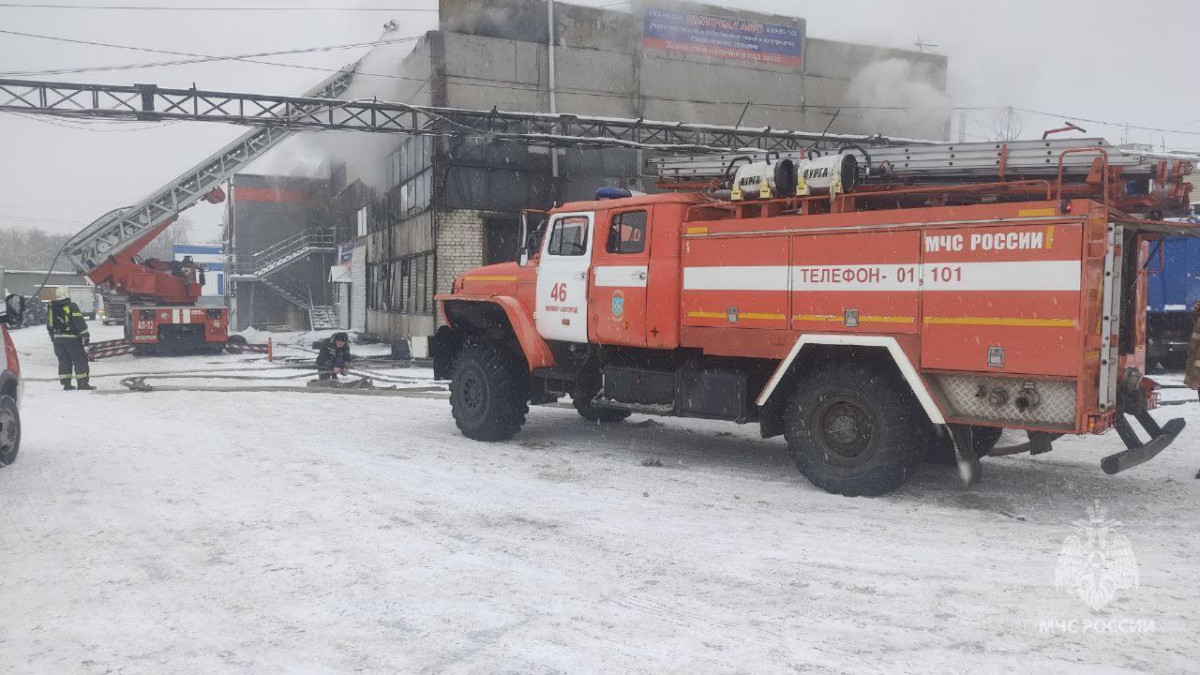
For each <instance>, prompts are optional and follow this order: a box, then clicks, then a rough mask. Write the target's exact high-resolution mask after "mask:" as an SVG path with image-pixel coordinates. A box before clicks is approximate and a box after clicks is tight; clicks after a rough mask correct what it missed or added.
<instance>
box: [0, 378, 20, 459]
mask: <svg viewBox="0 0 1200 675" xmlns="http://www.w3.org/2000/svg"><path fill="white" fill-rule="evenodd" d="M20 449H21V411H20V410H18V409H17V402H16V401H14V400H13V397H11V396H7V395H4V396H0V466H8V465H9V464H12V463H13V462H14V461H16V459H17V451H19V450H20Z"/></svg>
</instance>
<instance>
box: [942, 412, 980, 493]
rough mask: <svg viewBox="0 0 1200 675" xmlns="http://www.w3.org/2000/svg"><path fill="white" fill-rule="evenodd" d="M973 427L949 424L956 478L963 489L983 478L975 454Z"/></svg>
mask: <svg viewBox="0 0 1200 675" xmlns="http://www.w3.org/2000/svg"><path fill="white" fill-rule="evenodd" d="M974 435H975V434H974V427H972V426H971V425H969V424H951V425H950V437H951V438H952V439H953V440H954V456H955V457H956V458H957V459H958V477H959V478H961V479H962V482H963V485H964V486H965V487H971V486H972V485H975V484H976V483H978V482H979V479H981V478H982V477H983V466H982V465H981V464H980V463H979V457H978V456H977V455H976V454H975V438H974Z"/></svg>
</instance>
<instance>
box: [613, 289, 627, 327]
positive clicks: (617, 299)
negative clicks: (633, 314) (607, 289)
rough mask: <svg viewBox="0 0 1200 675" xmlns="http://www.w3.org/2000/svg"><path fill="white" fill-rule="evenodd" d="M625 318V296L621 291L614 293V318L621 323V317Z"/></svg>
mask: <svg viewBox="0 0 1200 675" xmlns="http://www.w3.org/2000/svg"><path fill="white" fill-rule="evenodd" d="M623 316H625V294H624V293H622V292H621V291H613V294H612V318H613V319H614V320H616V321H620V320H621V317H623Z"/></svg>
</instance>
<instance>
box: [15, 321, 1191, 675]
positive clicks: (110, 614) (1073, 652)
mask: <svg viewBox="0 0 1200 675" xmlns="http://www.w3.org/2000/svg"><path fill="white" fill-rule="evenodd" d="M110 330H111V329H110ZM93 331H94V332H95V333H96V334H97V335H96V338H97V339H103V338H104V337H106V336H105V335H104V333H103V331H104V329H102V328H101V327H99V326H98V325H97V326H96V327H95V328H94V329H93ZM310 337H311V336H310ZM14 338H15V339H16V342H17V344H18V347H19V351H20V354H21V358H22V363H23V366H24V368H25V374H26V375H27V376H28V377H29V378H31V381H30V382H29V383H28V387H27V397H26V400H25V402H24V410H23V415H24V422H25V429H24V431H25V438H24V445H23V447H22V450H21V455H20V457H19V458H18V460H17V462H16V463H15V464H13V465H12V466H9V467H7V468H4V469H0V670H3V671H7V672H14V673H27V672H39V673H73V672H85V673H106V672H121V673H166V672H169V673H212V672H256V673H257V672H272V673H274V672H318V673H321V672H329V673H341V672H351V671H365V672H465V673H497V672H512V673H555V672H578V673H598V672H612V673H627V672H648V673H664V672H678V673H696V672H745V673H775V672H785V673H834V672H839V673H840V672H851V673H896V672H911V673H928V672H956V673H961V672H980V673H990V672H1022V673H1026V672H1054V673H1064V672H1065V673H1088V674H1091V673H1097V672H1158V673H1187V672H1196V668H1197V654H1200V480H1197V479H1196V474H1197V470H1198V469H1200V453H1197V450H1198V449H1200V407H1198V406H1197V405H1195V404H1188V405H1184V406H1177V407H1169V408H1165V409H1163V410H1160V411H1159V412H1158V414H1157V416H1158V417H1160V418H1164V419H1165V418H1167V417H1169V416H1175V415H1181V414H1182V415H1186V416H1187V418H1188V420H1189V424H1190V426H1189V428H1188V429H1187V430H1185V432H1184V437H1183V438H1181V440H1180V441H1179V442H1178V443H1177V444H1176V445H1175V447H1172V448H1170V449H1169V450H1167V451H1166V452H1164V453H1163V455H1161V456H1160V457H1158V458H1157V459H1156V460H1154V461H1153V462H1150V463H1148V464H1146V465H1143V466H1141V467H1138V468H1136V469H1134V470H1132V471H1130V472H1128V473H1126V474H1122V475H1119V476H1115V477H1109V476H1105V475H1104V474H1103V473H1101V471H1100V469H1099V467H1098V461H1099V458H1100V457H1101V456H1102V455H1104V454H1107V453H1109V452H1112V451H1115V450H1117V449H1119V447H1120V441H1119V440H1118V439H1117V438H1116V436H1115V435H1113V434H1110V435H1108V436H1105V437H1101V438H1086V439H1076V438H1067V439H1063V440H1061V441H1059V442H1058V444H1057V449H1056V450H1055V452H1053V453H1051V454H1049V455H1044V456H1040V457H1037V458H1030V457H1028V456H1024V457H1010V458H993V459H988V460H985V461H984V465H985V476H984V482H983V484H982V485H980V486H978V487H977V488H975V489H973V490H969V491H967V490H964V489H962V488H961V487H960V486H959V484H958V481H957V479H956V475H955V471H954V469H953V468H949V467H928V468H926V469H925V470H924V471H923V472H922V474H921V475H919V476H918V477H917V478H916V480H914V481H912V483H910V484H909V485H908V486H907V487H906V488H905V489H903V490H901V491H899V492H897V493H895V494H892V495H890V496H887V497H885V498H879V499H849V498H843V497H836V496H832V495H829V494H826V493H824V492H821V491H819V490H817V489H815V488H813V487H812V486H810V485H809V484H808V483H807V482H806V481H805V480H804V479H803V478H802V477H800V476H799V475H798V474H797V472H796V470H795V468H794V467H793V465H792V463H791V461H790V459H789V457H788V454H787V451H786V449H785V446H784V443H783V442H782V441H781V440H779V439H775V440H770V441H764V440H761V439H759V438H758V437H757V427H753V426H750V427H736V426H734V425H728V424H720V423H710V422H701V421H680V420H654V421H653V422H646V420H647V419H648V418H644V417H641V416H634V417H633V418H631V419H630V420H629V421H628V422H626V423H624V424H621V425H617V426H599V425H595V424H589V423H587V422H585V421H583V420H582V419H580V418H579V417H578V416H577V415H576V414H575V413H574V411H572V410H567V409H561V408H535V409H533V411H532V413H531V415H530V421H529V424H528V425H527V427H526V428H525V430H524V431H523V432H522V433H521V434H520V435H519V436H518V437H517V438H516V439H514V440H513V441H511V442H507V443H500V444H492V445H487V444H480V443H474V442H471V441H468V440H466V439H464V438H462V437H461V436H460V435H459V434H458V433H457V431H456V430H455V428H454V424H453V421H452V420H451V417H450V412H449V406H448V404H447V403H446V402H445V400H444V395H442V394H440V393H438V392H433V393H431V394H429V395H430V396H433V397H434V398H383V397H359V396H336V395H306V394H301V393H294V392H286V391H280V392H254V393H241V392H239V393H220V392H154V393H115V392H117V391H118V390H119V386H118V384H117V381H118V380H119V379H120V378H119V377H116V376H109V377H104V375H105V374H106V373H107V374H114V373H126V374H128V373H144V372H150V371H155V372H163V371H183V370H214V369H221V370H222V371H223V372H226V373H233V374H237V373H239V372H240V373H244V374H256V373H254V372H252V371H254V370H255V369H261V368H269V369H272V371H271V372H272V373H274V372H276V371H275V370H274V369H275V368H276V367H275V366H271V365H269V364H264V363H263V362H262V361H260V360H252V359H251V357H247V356H241V357H238V356H219V357H192V358H174V359H172V358H145V359H134V358H133V357H120V358H116V359H112V360H108V361H103V362H100V363H98V364H95V366H94V372H95V373H96V374H97V376H98V377H97V379H96V380H95V381H96V383H97V384H98V385H99V386H100V387H102V389H103V391H101V392H93V393H87V392H69V393H68V392H62V391H60V390H59V389H58V387H57V384H56V383H55V382H54V381H53V380H54V376H55V368H54V363H53V357H52V355H51V352H50V348H49V343H48V340H47V339H46V337H45V334H44V333H43V332H41V331H39V330H37V329H27V330H22V331H18V332H16V333H14ZM285 341H286V340H285ZM292 342H293V343H295V344H297V345H301V346H303V344H304V339H302V338H300V337H295V339H294V340H292ZM375 349H376V350H377V351H383V349H382V348H375ZM360 351H361V350H360ZM285 353H294V354H301V353H303V352H302V351H301V350H299V349H296V350H294V352H287V351H286V350H285ZM224 369H232V370H224ZM279 372H282V373H284V374H294V373H295V372H296V371H282V370H280V371H279ZM388 372H391V373H396V372H397V371H388ZM257 374H262V373H257ZM404 376H405V377H407V378H411V379H412V380H414V381H422V380H427V379H428V378H429V377H430V374H429V372H428V371H424V370H420V369H417V370H412V371H409V372H407V373H404ZM1165 379H1167V380H1173V381H1178V378H1165ZM32 380H37V381H32ZM152 384H154V382H152ZM210 384H221V382H220V381H218V382H213V383H210ZM224 384H227V385H231V386H232V385H236V384H238V383H237V382H231V381H226V382H224ZM106 392H107V393H106ZM1189 395H1192V396H1194V394H1190V393H1189ZM1183 396H1184V392H1181V391H1176V392H1172V393H1171V394H1170V397H1174V398H1182V397H1183ZM647 460H658V461H659V462H661V464H662V466H658V465H657V463H656V462H653V461H648V462H647ZM643 462H647V463H648V464H649V465H644V464H643ZM1095 504H1099V505H1100V506H1102V507H1104V508H1106V509H1107V510H1108V517H1109V518H1111V519H1116V520H1119V521H1120V522H1121V523H1123V527H1122V528H1121V529H1120V531H1119V534H1121V535H1123V536H1124V537H1127V538H1128V542H1129V550H1131V551H1132V553H1133V554H1134V556H1135V557H1136V563H1137V567H1136V569H1137V572H1138V576H1137V582H1138V585H1137V586H1136V587H1134V588H1125V589H1122V590H1118V591H1117V592H1116V595H1115V598H1114V599H1113V600H1112V601H1111V602H1110V603H1109V604H1107V605H1106V606H1104V607H1103V608H1102V609H1101V610H1099V611H1093V610H1092V609H1090V608H1089V606H1088V605H1087V604H1085V602H1084V601H1083V599H1081V597H1080V596H1079V594H1078V593H1077V592H1076V591H1077V589H1076V588H1074V587H1072V588H1068V589H1060V588H1056V585H1055V576H1056V568H1057V566H1058V563H1059V558H1060V552H1061V551H1062V550H1063V547H1064V541H1065V540H1066V539H1067V538H1068V537H1070V536H1072V535H1079V536H1081V537H1082V540H1083V541H1084V542H1086V537H1084V536H1083V535H1081V534H1080V531H1079V530H1078V529H1077V527H1076V526H1075V525H1073V522H1074V521H1078V520H1085V519H1086V518H1087V510H1088V508H1089V507H1091V506H1093V505H1095ZM1106 541H1107V542H1108V543H1109V544H1110V545H1109V546H1108V547H1107V548H1106V546H1104V545H1097V546H1095V547H1093V548H1095V549H1097V550H1099V551H1107V552H1109V553H1112V552H1115V551H1119V550H1122V548H1123V547H1122V546H1120V545H1119V544H1120V543H1121V540H1120V539H1116V538H1113V537H1110V538H1109V539H1107V540H1106ZM1126 579H1128V576H1127V575H1126Z"/></svg>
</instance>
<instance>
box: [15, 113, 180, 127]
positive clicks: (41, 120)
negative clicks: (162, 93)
mask: <svg viewBox="0 0 1200 675" xmlns="http://www.w3.org/2000/svg"><path fill="white" fill-rule="evenodd" d="M0 113H7V114H9V115H13V116H15V117H23V118H25V119H27V120H29V121H31V122H37V123H39V124H48V125H50V126H52V127H62V128H63V129H72V130H75V131H99V132H109V131H120V132H130V131H147V130H149V129H161V128H163V127H170V126H174V125H176V124H179V123H180V122H181V121H182V120H173V121H169V122H156V123H153V124H150V125H147V126H144V127H130V126H128V122H115V123H114V126H113V128H110V129H101V128H98V127H97V126H95V122H99V121H101V120H89V121H86V122H85V121H83V120H78V121H79V122H80V124H78V125H76V124H70V123H68V122H66V121H65V118H59V119H58V120H57V121H56V120H53V119H47V118H45V117H39V116H37V115H25V114H22V113H19V112H13V111H11V110H4V111H0ZM105 121H111V120H105ZM118 125H119V126H118Z"/></svg>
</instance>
